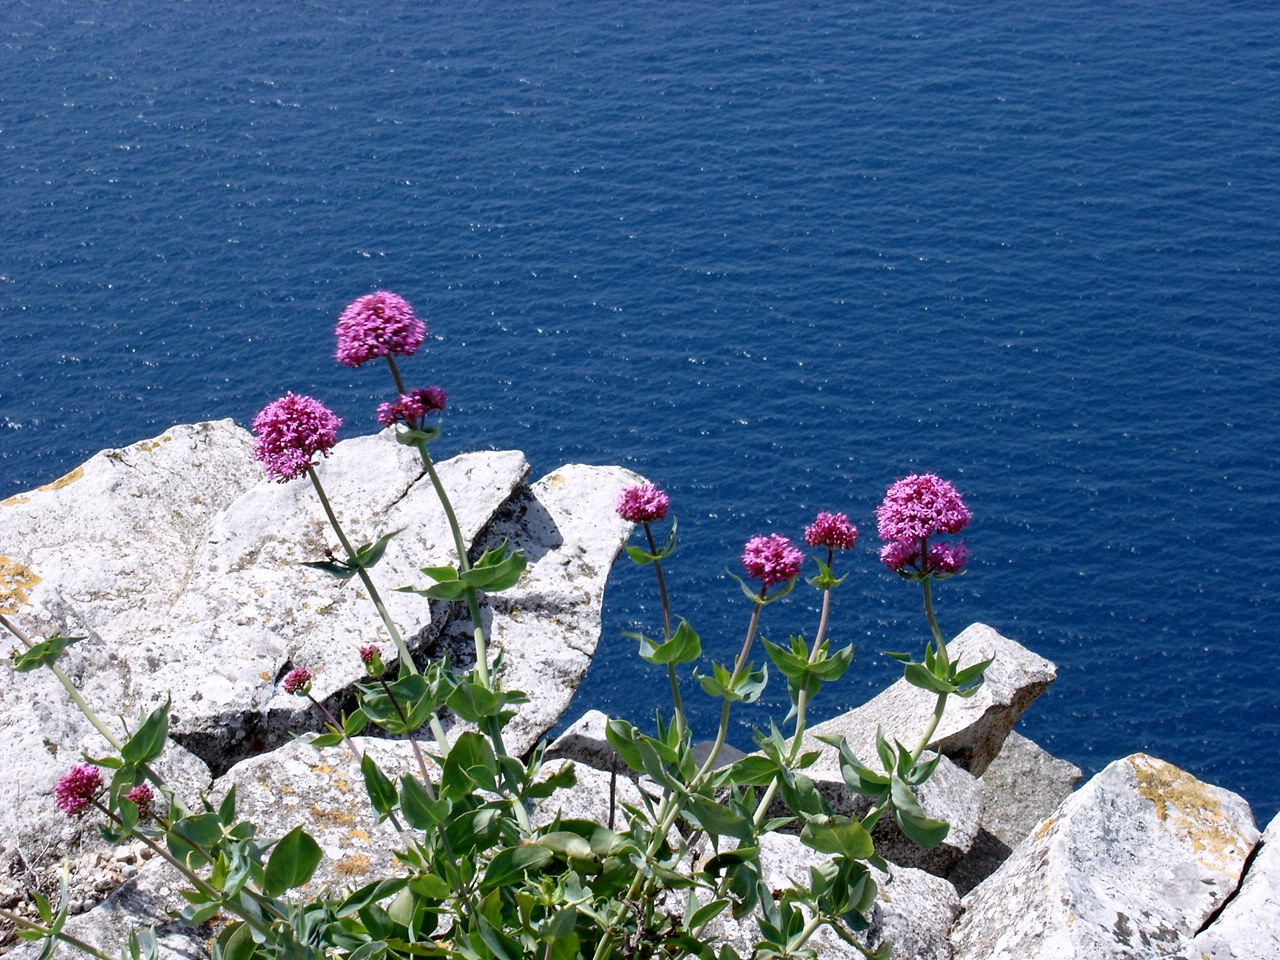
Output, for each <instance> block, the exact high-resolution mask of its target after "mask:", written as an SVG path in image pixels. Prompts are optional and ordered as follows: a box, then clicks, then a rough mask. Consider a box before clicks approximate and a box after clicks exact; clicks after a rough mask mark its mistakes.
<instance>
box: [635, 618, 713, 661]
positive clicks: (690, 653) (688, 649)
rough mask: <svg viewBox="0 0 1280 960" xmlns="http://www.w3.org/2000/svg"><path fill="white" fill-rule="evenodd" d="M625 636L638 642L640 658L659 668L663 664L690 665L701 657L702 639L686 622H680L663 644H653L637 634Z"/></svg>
mask: <svg viewBox="0 0 1280 960" xmlns="http://www.w3.org/2000/svg"><path fill="white" fill-rule="evenodd" d="M626 636H628V637H630V638H631V639H633V640H639V642H640V658H641V659H642V660H645V661H647V662H649V663H652V664H656V665H659V666H662V665H665V664H674V665H679V664H682V663H692V662H693V661H694V660H697V659H698V658H699V657H700V656H702V638H701V637H699V636H698V634H697V632H696V631H695V630H694V629H693V627H691V626H689V622H688V621H687V620H681V621H680V626H678V627H676V632H675V633H673V634H672V635H671V639H670V640H668V641H666V642H665V643H659V644H655V643H654V642H653V641H652V640H650V639H649V638H648V637H646V636H644V635H643V634H639V633H628V634H626Z"/></svg>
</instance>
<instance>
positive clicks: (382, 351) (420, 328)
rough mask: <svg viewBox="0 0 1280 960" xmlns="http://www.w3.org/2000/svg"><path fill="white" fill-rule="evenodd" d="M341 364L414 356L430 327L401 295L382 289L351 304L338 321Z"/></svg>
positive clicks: (358, 363) (351, 365)
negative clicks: (388, 357) (415, 313)
mask: <svg viewBox="0 0 1280 960" xmlns="http://www.w3.org/2000/svg"><path fill="white" fill-rule="evenodd" d="M335 332H336V333H337V335H338V349H337V352H336V354H335V356H337V358H338V362H339V363H341V364H344V365H345V366H348V367H358V366H360V365H361V364H362V363H365V362H367V361H369V360H373V359H375V358H377V357H385V356H388V355H391V356H400V357H410V356H413V353H414V351H416V350H417V349H418V347H419V346H421V345H422V341H423V339H425V338H426V335H427V326H426V324H424V323H423V322H422V321H421V320H419V319H418V318H417V317H416V316H415V315H414V313H413V308H412V307H411V306H409V304H408V302H407V301H406V300H405V299H404V298H403V297H400V296H397V295H396V294H394V293H391V292H390V291H388V290H379V291H377V292H376V293H370V294H368V295H367V296H363V297H360V298H359V299H358V300H355V301H354V302H352V303H351V304H350V305H349V306H348V307H347V308H346V309H345V310H343V311H342V315H341V316H340V317H339V318H338V326H337V328H336V330H335Z"/></svg>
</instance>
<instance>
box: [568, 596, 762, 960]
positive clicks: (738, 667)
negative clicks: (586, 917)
mask: <svg viewBox="0 0 1280 960" xmlns="http://www.w3.org/2000/svg"><path fill="white" fill-rule="evenodd" d="M765 589H767V588H765ZM764 605H765V604H764V590H761V592H760V597H759V599H757V600H756V601H755V603H754V604H753V605H752V608H751V622H750V623H749V624H748V625H747V636H746V639H745V640H743V643H742V649H741V650H740V651H739V652H738V658H737V660H736V661H734V665H733V674H732V675H731V676H730V678H729V689H730V690H732V689H733V688H734V687H735V686H737V684H738V678H739V677H740V676H742V671H743V670H744V669H746V664H747V657H748V656H749V655H750V653H751V644H752V641H754V640H755V635H756V628H757V627H758V626H759V625H760V611H761V610H762V609H763V608H764ZM730 705H731V701H730V700H729V699H727V698H726V699H725V702H724V705H723V706H722V707H721V708H720V726H719V727H718V729H717V731H716V739H715V743H713V744H712V746H711V752H710V753H708V754H707V759H706V760H704V761H703V762H702V766H701V767H699V768H698V772H697V773H695V774H694V775H693V779H692V780H691V781H689V792H690V793H693V792H694V791H695V790H697V789H698V786H699V784H700V783H701V781H702V778H703V777H705V776H706V775H707V773H708V772H709V771H710V770H712V769H714V767H715V762H716V758H717V757H719V755H720V750H721V749H722V748H723V747H724V741H725V737H726V736H727V734H728V731H729V707H730ZM679 813H680V805H679V804H678V803H676V802H675V800H674V798H673V795H672V794H671V793H667V794H666V795H665V796H664V797H663V798H662V804H661V805H660V806H659V808H658V817H657V820H658V823H657V826H656V827H655V828H654V831H653V836H652V838H651V839H650V841H649V844H648V846H647V847H646V849H645V855H644V859H645V861H646V862H648V861H649V860H650V859H652V858H653V856H654V854H656V853H657V852H658V847H659V846H660V845H661V844H662V843H663V842H665V841H666V838H667V834H668V832H670V830H671V826H672V824H674V823H675V820H676V817H677V816H678V815H679ZM645 879H646V878H645V876H644V875H643V874H642V873H637V874H636V875H635V877H633V878H632V880H631V883H630V885H629V886H628V887H627V892H626V893H625V894H624V895H623V896H622V898H621V901H620V903H619V906H618V911H617V912H616V913H615V914H614V916H613V917H612V918H611V919H610V921H609V925H608V927H606V928H605V931H604V935H603V936H602V937H601V938H600V942H599V944H597V945H596V950H595V954H594V955H593V960H604V958H605V957H607V956H608V955H609V950H610V948H611V947H612V945H613V935H614V930H615V929H616V928H617V926H618V922H619V920H620V919H621V916H620V915H621V912H622V909H623V905H624V904H626V903H627V902H629V901H632V900H634V899H635V897H636V895H637V894H639V892H640V888H641V886H642V885H643V884H644V882H645Z"/></svg>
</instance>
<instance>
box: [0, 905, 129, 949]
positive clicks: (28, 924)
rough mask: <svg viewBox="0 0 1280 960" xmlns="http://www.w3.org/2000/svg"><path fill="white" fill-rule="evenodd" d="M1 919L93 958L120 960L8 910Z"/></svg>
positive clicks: (0, 912) (68, 935) (3, 911)
mask: <svg viewBox="0 0 1280 960" xmlns="http://www.w3.org/2000/svg"><path fill="white" fill-rule="evenodd" d="M0 918H3V919H5V920H8V921H9V922H10V923H12V924H14V926H18V927H23V928H24V929H27V930H34V931H35V932H36V933H39V934H40V935H42V936H44V937H46V938H49V937H51V938H53V939H55V940H61V941H62V942H63V943H65V944H68V945H70V946H73V947H75V948H76V949H77V950H79V951H80V952H81V953H87V954H88V955H89V956H91V957H97V958H98V960H119V958H117V957H111V956H108V955H107V954H105V953H103V952H102V951H101V950H99V949H98V948H97V947H95V946H93V945H92V944H88V943H85V942H84V941H83V940H81V939H79V938H78V937H73V936H71V934H69V933H63V932H62V931H61V930H59V931H58V932H57V933H54V932H53V929H52V928H50V927H46V926H44V925H43V924H40V923H36V922H35V921H34V920H28V919H27V918H26V917H23V916H20V915H19V914H16V913H12V912H10V911H8V910H0Z"/></svg>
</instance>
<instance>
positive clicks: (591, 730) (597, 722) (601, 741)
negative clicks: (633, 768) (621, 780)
mask: <svg viewBox="0 0 1280 960" xmlns="http://www.w3.org/2000/svg"><path fill="white" fill-rule="evenodd" d="M608 723H609V718H608V716H606V715H605V714H604V713H602V712H601V711H599V710H588V711H587V712H586V713H584V714H583V715H582V716H580V717H579V718H578V719H577V720H575V721H573V723H571V724H569V726H567V727H566V728H565V729H564V732H563V733H561V734H560V736H558V737H556V738H555V740H553V741H552V742H551V745H550V746H548V747H547V752H546V759H547V760H555V759H559V758H563V759H566V760H573V761H575V762H576V763H580V764H586V765H587V766H590V767H595V768H596V769H597V770H612V769H613V768H614V766H615V764H616V765H617V767H618V769H619V771H620V772H621V771H622V770H626V771H627V773H628V774H630V769H629V768H628V767H627V766H626V765H625V764H624V763H623V762H622V760H621V758H619V757H618V752H617V751H616V750H614V749H613V744H611V743H610V742H609V740H608V739H607V737H606V736H605V727H606V725H607V724H608Z"/></svg>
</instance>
